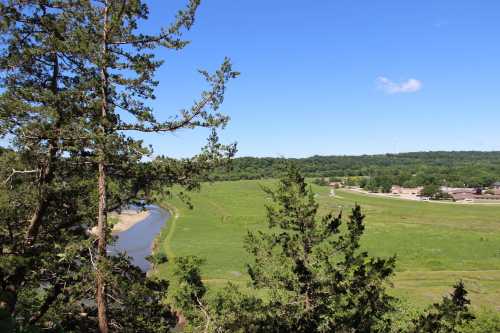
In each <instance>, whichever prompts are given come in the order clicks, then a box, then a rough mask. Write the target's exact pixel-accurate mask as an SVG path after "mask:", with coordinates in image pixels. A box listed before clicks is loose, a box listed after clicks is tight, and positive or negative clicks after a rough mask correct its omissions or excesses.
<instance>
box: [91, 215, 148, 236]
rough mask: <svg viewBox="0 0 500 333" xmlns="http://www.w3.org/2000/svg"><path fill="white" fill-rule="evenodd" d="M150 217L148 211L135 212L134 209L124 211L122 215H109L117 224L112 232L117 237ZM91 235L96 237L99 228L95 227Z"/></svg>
mask: <svg viewBox="0 0 500 333" xmlns="http://www.w3.org/2000/svg"><path fill="white" fill-rule="evenodd" d="M150 215H151V213H150V212H149V211H148V210H134V209H127V210H122V211H121V212H120V213H116V212H113V213H110V214H109V215H108V217H109V220H110V221H113V220H115V221H116V223H114V224H113V229H112V231H111V232H112V234H113V235H117V234H118V233H120V232H124V231H127V230H128V229H130V228H132V227H133V226H134V225H136V224H137V223H139V222H141V221H143V220H145V219H146V218H148V217H149V216H150ZM90 233H91V234H93V235H96V234H97V226H95V227H93V228H92V229H91V230H90Z"/></svg>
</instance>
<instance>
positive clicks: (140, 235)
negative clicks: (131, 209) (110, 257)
mask: <svg viewBox="0 0 500 333" xmlns="http://www.w3.org/2000/svg"><path fill="white" fill-rule="evenodd" d="M146 209H147V210H148V211H149V213H150V214H149V215H148V217H146V218H145V219H144V220H142V221H140V222H138V223H136V224H135V225H134V226H133V227H131V228H130V229H128V230H125V231H123V232H120V233H119V234H117V237H118V239H117V240H116V242H115V243H114V244H113V245H112V246H110V247H109V248H108V253H109V254H113V253H118V252H126V253H127V255H128V256H130V257H131V258H132V263H133V264H134V265H136V266H138V267H140V268H141V270H143V271H144V272H147V271H148V270H149V269H150V268H151V263H150V262H149V261H147V260H146V259H145V258H146V257H147V256H149V255H151V251H152V249H153V242H154V240H155V238H156V236H158V234H159V233H160V231H161V229H162V228H163V227H164V226H165V223H166V222H167V220H168V219H169V218H170V213H169V212H168V211H166V210H164V209H162V208H160V207H158V206H155V205H148V206H146Z"/></svg>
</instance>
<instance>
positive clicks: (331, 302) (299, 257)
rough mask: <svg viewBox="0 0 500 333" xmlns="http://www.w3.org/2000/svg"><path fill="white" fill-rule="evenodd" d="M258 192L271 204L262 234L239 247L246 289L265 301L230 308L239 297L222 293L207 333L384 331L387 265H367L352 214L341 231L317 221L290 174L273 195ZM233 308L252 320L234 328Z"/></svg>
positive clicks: (388, 303)
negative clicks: (246, 259)
mask: <svg viewBox="0 0 500 333" xmlns="http://www.w3.org/2000/svg"><path fill="white" fill-rule="evenodd" d="M265 192H266V194H267V196H268V197H269V198H270V199H271V201H272V204H271V205H269V206H267V219H268V224H269V231H268V232H264V231H259V232H251V233H249V234H248V237H247V239H246V242H245V244H246V247H247V249H248V251H249V252H250V253H251V254H252V255H253V256H254V258H255V261H254V262H253V263H252V264H251V265H249V269H248V271H249V274H250V277H251V281H252V287H253V288H255V291H259V292H260V293H265V295H266V296H265V297H264V299H263V300H262V301H260V302H259V301H256V300H255V298H253V297H250V298H244V299H245V302H243V303H242V304H240V305H241V306H235V305H234V304H232V302H233V300H234V299H241V295H240V296H238V293H237V292H235V291H234V288H233V290H232V291H231V289H232V288H229V289H227V290H226V291H225V292H226V293H228V294H226V296H225V298H226V299H227V301H226V302H224V301H223V300H222V299H220V298H219V299H218V302H217V303H216V305H214V307H213V311H214V317H217V318H219V321H218V322H217V323H215V324H214V331H237V330H240V331H256V332H257V331H258V332H384V331H385V329H386V328H387V327H388V326H389V325H390V323H388V322H387V319H386V318H387V317H386V314H388V313H390V312H391V311H393V306H392V298H391V297H390V296H388V295H387V294H386V292H385V285H386V284H387V282H388V278H389V277H390V276H391V275H392V274H393V271H394V264H395V259H394V258H389V259H381V258H375V257H370V256H369V255H368V254H367V253H366V252H365V251H362V250H361V249H360V238H361V236H362V234H363V232H364V223H363V220H364V215H362V213H361V209H360V207H359V206H355V208H354V209H353V210H352V214H351V216H350V217H349V222H348V223H347V225H346V226H345V230H343V229H342V228H341V224H342V218H341V216H340V215H339V216H334V215H332V214H328V215H326V216H323V217H321V218H318V204H317V203H316V201H315V199H314V193H313V192H312V190H311V189H310V188H309V187H308V186H307V185H306V183H305V181H304V178H303V177H302V176H301V175H300V173H299V172H298V170H297V169H296V168H295V167H293V166H292V167H290V168H289V170H288V173H287V175H286V176H285V177H284V178H283V179H281V181H280V182H279V185H278V188H277V189H276V190H272V189H269V188H266V189H265ZM231 295H234V297H233V296H231ZM238 308H239V309H241V308H245V309H246V311H247V314H246V316H248V314H253V315H252V318H251V319H249V318H248V317H244V318H247V319H246V320H244V321H241V322H240V324H241V325H245V326H239V327H238V326H237V325H238V322H237V321H236V320H234V321H232V320H230V318H232V316H231V315H228V313H227V312H228V309H238ZM222 313H225V314H226V315H225V317H226V316H227V318H229V320H228V321H226V320H225V319H224V318H223V317H222V316H221V314H222ZM245 327H250V328H249V329H248V330H247V329H246V328H245Z"/></svg>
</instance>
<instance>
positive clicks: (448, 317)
mask: <svg viewBox="0 0 500 333" xmlns="http://www.w3.org/2000/svg"><path fill="white" fill-rule="evenodd" d="M454 288H455V289H454V291H453V293H452V294H451V295H450V297H448V296H446V297H443V300H442V301H441V303H435V304H434V305H433V306H432V308H431V309H429V310H428V311H427V312H426V313H424V314H422V315H421V316H420V317H419V318H418V319H417V320H415V327H414V328H413V330H412V331H413V332H436V333H458V332H461V330H462V328H463V327H464V326H465V325H466V324H469V323H471V322H472V321H473V320H474V318H475V317H474V315H473V314H472V313H471V312H470V310H469V304H470V301H469V299H468V298H467V291H466V290H465V287H464V284H463V283H462V281H460V282H458V283H457V284H456V285H455V287H454Z"/></svg>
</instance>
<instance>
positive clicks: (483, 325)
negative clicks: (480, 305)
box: [462, 309, 500, 333]
mask: <svg viewBox="0 0 500 333" xmlns="http://www.w3.org/2000/svg"><path fill="white" fill-rule="evenodd" d="M474 315H475V316H476V319H475V320H474V321H472V322H470V323H467V324H466V325H465V326H464V328H463V329H462V331H463V332H464V333H476V332H481V333H496V332H500V313H498V311H495V310H491V309H481V311H479V312H476V313H474Z"/></svg>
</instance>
